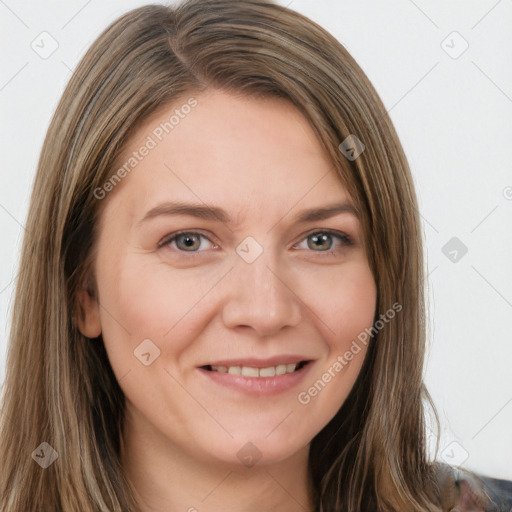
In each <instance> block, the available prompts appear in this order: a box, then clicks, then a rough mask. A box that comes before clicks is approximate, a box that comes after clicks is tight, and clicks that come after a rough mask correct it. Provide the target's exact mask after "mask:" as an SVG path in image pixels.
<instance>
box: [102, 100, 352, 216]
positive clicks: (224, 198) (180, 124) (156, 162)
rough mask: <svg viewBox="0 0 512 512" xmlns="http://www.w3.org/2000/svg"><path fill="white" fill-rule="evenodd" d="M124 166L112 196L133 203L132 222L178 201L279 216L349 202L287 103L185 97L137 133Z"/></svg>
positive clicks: (317, 145) (307, 126)
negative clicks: (157, 205) (295, 209)
mask: <svg viewBox="0 0 512 512" xmlns="http://www.w3.org/2000/svg"><path fill="white" fill-rule="evenodd" d="M190 105H193V106H190ZM185 107H186V108H185ZM144 147H147V148H149V149H146V150H144V149H143V148H144ZM141 153H144V156H141ZM130 162H131V163H132V164H134V165H133V166H131V165H128V166H126V164H127V163H130ZM123 165H124V166H125V167H126V168H127V169H129V172H127V173H125V174H126V176H125V177H124V178H123V180H122V183H119V185H117V186H116V190H114V191H113V193H112V196H119V197H121V196H122V197H123V199H124V200H129V201H130V203H131V205H132V206H131V213H132V214H133V215H140V214H141V213H142V210H144V209H148V208H150V207H151V206H154V204H155V203H156V202H158V201H167V200H173V199H179V200H183V201H185V200H191V201H194V202H204V203H217V204H218V203H222V204H224V205H225V204H229V205H230V206H231V207H232V208H233V210H234V211H236V212H237V213H238V214H239V215H244V212H246V210H248V209H251V208H252V211H254V213H258V214H260V215H263V213H270V212H271V211H274V212H275V213H276V214H277V215H281V216H282V215H283V209H286V208H287V209H290V208H293V206H294V204H298V203H308V204H309V203H311V204H312V203H314V204H315V205H317V204H318V203H319V202H322V201H323V202H326V203H329V202H333V201H337V200H349V199H350V198H349V197H348V195H347V193H346V190H345V188H344V187H343V186H342V185H341V183H340V181H339V178H338V176H337V174H336V172H335V169H334V167H333V165H332V163H331V161H330V159H329V156H328V155H327V154H326V152H325V151H324V149H323V147H322V145H321V143H320V141H319V140H318V138H317V136H316V134H315V132H314V130H313V129H312V127H311V126H310V124H309V122H308V121H307V120H306V118H305V117H304V116H303V115H302V114H301V113H300V112H299V111H298V109H296V107H294V106H293V104H291V103H290V102H289V101H286V100H284V99H281V98H253V97H247V96H240V95H233V94H231V93H226V92H221V91H208V92H206V93H202V94H197V95H191V96H183V97H182V98H180V99H179V100H176V101H175V102H174V103H173V104H172V105H167V106H164V107H161V108H160V109H159V110H158V111H157V112H156V113H154V114H153V115H152V116H151V117H150V118H148V119H147V120H146V121H145V122H144V123H143V124H142V125H141V126H140V127H139V128H138V129H137V130H136V131H135V133H134V134H133V135H132V137H131V139H130V140H129V141H128V143H127V144H126V146H125V149H124V151H123V153H122V154H121V156H120V158H119V159H118V162H117V166H116V169H117V168H120V167H122V166H123ZM112 199H114V202H115V198H114V197H112ZM249 205H251V208H249ZM270 205H272V206H270ZM303 206H306V204H303Z"/></svg>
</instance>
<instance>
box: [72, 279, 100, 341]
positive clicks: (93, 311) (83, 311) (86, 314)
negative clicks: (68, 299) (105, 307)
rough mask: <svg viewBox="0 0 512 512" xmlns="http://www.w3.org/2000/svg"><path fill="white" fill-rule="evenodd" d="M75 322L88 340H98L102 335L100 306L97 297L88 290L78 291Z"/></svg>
mask: <svg viewBox="0 0 512 512" xmlns="http://www.w3.org/2000/svg"><path fill="white" fill-rule="evenodd" d="M77 299H78V305H77V314H76V316H75V321H76V324H77V326H78V330H79V331H80V332H81V333H82V334H83V335H84V336H85V337H86V338H97V337H98V336H99V335H100V334H101V320H100V306H99V304H98V301H97V300H96V297H95V296H94V295H93V293H92V292H91V291H90V290H88V289H87V288H82V289H80V290H79V291H78V296H77Z"/></svg>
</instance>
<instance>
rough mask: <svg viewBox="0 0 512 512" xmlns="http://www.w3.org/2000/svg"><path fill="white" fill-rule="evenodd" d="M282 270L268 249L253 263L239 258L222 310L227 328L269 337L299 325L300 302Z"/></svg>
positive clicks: (241, 257)
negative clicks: (242, 328)
mask: <svg viewBox="0 0 512 512" xmlns="http://www.w3.org/2000/svg"><path fill="white" fill-rule="evenodd" d="M241 246H242V248H243V247H244V246H243V244H241ZM239 249H240V247H239ZM280 268H282V266H281V265H280V262H279V258H277V257H276V256H275V255H274V253H273V251H272V250H271V249H269V248H265V250H263V251H262V252H261V253H260V254H259V255H258V256H257V257H256V258H255V259H254V260H252V261H251V260H250V259H245V258H244V254H243V253H242V255H241V256H240V254H239V255H237V257H236V259H235V266H234V268H233V271H232V272H231V276H230V285H229V291H228V300H227V301H226V303H225V305H224V310H223V319H224V323H225V324H226V326H228V327H238V326H246V327H252V328H253V329H254V330H255V331H257V332H258V333H259V334H260V335H269V334H273V333H275V332H277V331H278V330H279V329H281V328H283V327H285V326H295V325H297V324H298V323H299V322H300V320H301V305H300V301H299V300H298V298H297V296H296V295H295V294H294V293H293V292H292V290H291V289H290V286H289V285H288V283H286V279H285V276H284V275H281V274H282V272H280Z"/></svg>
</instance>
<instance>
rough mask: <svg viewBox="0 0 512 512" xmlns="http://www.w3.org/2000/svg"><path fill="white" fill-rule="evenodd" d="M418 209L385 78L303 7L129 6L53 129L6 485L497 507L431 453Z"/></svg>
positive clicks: (11, 490) (8, 401) (305, 506)
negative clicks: (371, 74) (378, 79)
mask: <svg viewBox="0 0 512 512" xmlns="http://www.w3.org/2000/svg"><path fill="white" fill-rule="evenodd" d="M416 212H417V204H416V198H415V193H414V189H413V185H412V179H411V176H410V171H409V168H408V165H407V161H406V158H405V155H404V153H403V151H402V148H401V146H400V143H399V141H398V139H397V136H396V133H395V131H394V128H393V126H392V124H391V122H390V120H389V118H388V117H387V115H386V111H385V109H384V107H383V105H382V103H381V101H380V99H379V98H378V96H377V94H376V93H375V91H374V89H373V87H372V86H371V84H370V83H369V81H368V79H367V78H366V77H365V75H364V74H363V72H362V71H361V69H360V68H359V67H358V66H357V64H356V63H355V62H354V60H353V59H352V58H351V57H350V55H348V54H347V52H346V51H345V50H344V48H343V47H342V46H341V45H340V44H339V43H338V42H337V41H336V40H335V39H334V38H333V37H332V36H330V35H329V34H327V33H326V32H325V31H324V30H322V29H321V28H320V27H318V26H317V25H315V24H314V23H312V22H311V21H310V20H307V19H306V18H304V17H303V16H301V15H299V14H297V13H295V12H293V11H291V10H288V9H286V8H283V7H279V6H277V5H274V4H272V3H270V2H267V1H261V0H250V1H244V2H232V1H226V0H216V1H213V2H211V1H210V2H205V1H199V0H189V1H187V2H185V3H183V4H181V5H180V6H178V7H177V8H169V7H163V6H148V7H144V8H140V9H136V10H134V11H131V12H130V13H128V14H126V15H125V16H123V17H122V18H120V19H119V20H118V21H116V22H115V23H114V24H112V25H111V26H110V27H109V28H108V29H107V30H106V31H105V32H104V33H103V34H102V35H101V36H100V37H99V38H98V40H97V41H96V42H95V43H94V44H93V46H92V47H91V49H90V50H89V51H88V52H87V54H86V55H85V57H84V58H83V60H82V62H81V63H80V65H79V66H78V68H77V70H76V71H75V73H74V75H73V77H72V79H71V81H70V83H69V85H68V87H67V89H66V91H65V93H64V95H63V98H62V100H61V102H60V104H59V106H58V108H57V111H56V113H55V116H54V119H53V121H52V123H51V126H50V128H49V131H48V135H47V138H46V141H45V144H44V147H43V151H42V154H41V159H40V163H39V169H38V173H37V176H36V181H35V184H34V190H33V195H32V203H31V206H30V212H29V218H28V222H27V235H26V238H25V241H24V247H23V255H22V261H21V264H20V274H19V279H18V284H17V291H16V298H15V303H14V315H13V322H12V333H11V342H10V349H9V354H8V362H7V377H6V382H5V390H4V401H3V412H4V414H3V416H2V425H1V438H2V444H1V456H0V460H1V461H2V462H1V465H2V466H1V475H2V476H1V504H2V510H3V511H5V512H17V511H22V510H23V511H24V512H25V511H29V510H34V511H35V510H44V511H49V510H52V511H66V512H67V511H81V512H82V511H100V510H101V511H107V510H108V511H123V512H125V511H134V512H135V511H141V512H146V511H155V510H158V511H163V510H165V511H169V510H189V511H193V510H198V511H205V510H208V511H213V510H219V509H221V508H222V510H237V511H240V510H274V509H277V508H278V507H279V509H280V510H285V511H295V510H308V511H312V510H314V511H338V510H339V511H342V510H343V511H354V512H355V511H358V510H365V511H369V510H372V511H373V510H379V511H380V510H382V511H407V512H410V511H411V510H422V511H423V510H425V511H426V510H428V511H440V510H452V509H454V507H456V506H458V507H459V508H458V509H457V510H461V509H462V508H461V507H465V510H494V509H497V508H496V507H498V501H499V500H501V501H502V502H503V503H502V505H503V506H505V504H506V502H505V500H506V492H502V493H501V496H499V495H498V494H499V493H498V485H503V483H502V482H498V484H496V483H495V482H494V483H493V482H491V481H490V480H484V479H478V478H477V477H476V476H474V475H473V476H470V475H469V474H468V475H467V476H466V477H465V478H462V477H458V476H457V475H456V474H455V473H454V472H453V471H451V470H450V469H449V468H448V467H446V466H442V465H439V464H434V463H431V462H429V461H428V459H427V455H426V448H425V424H424V405H423V401H424V400H425V399H426V400H427V401H428V400H429V396H428V393H427V391H426V389H425V387H424V384H423V380H422V368H423V356H424V343H425V326H424V316H425V311H424V304H423V280H424V276H423V260H422V245H421V233H420V224H419V220H418V215H417V213H416ZM20 404H23V405H22V406H21V407H20ZM484 484H485V485H484ZM494 484H496V485H494ZM493 503H494V504H493ZM476 507H479V508H476ZM492 507H494V508H492Z"/></svg>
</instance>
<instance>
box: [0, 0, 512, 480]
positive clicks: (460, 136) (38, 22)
mask: <svg viewBox="0 0 512 512" xmlns="http://www.w3.org/2000/svg"><path fill="white" fill-rule="evenodd" d="M278 3H280V4H282V5H289V7H290V8H293V9H295V10H297V11H299V12H301V13H303V14H305V15H307V16H309V17H310V18H312V19H313V20H314V21H316V22H317V23H319V24H320V25H321V26H323V27H324V28H326V29H327V30H329V31H330V32H331V33H332V34H333V35H334V36H335V37H337V38H338V39H339V40H340V41H341V43H342V44H343V45H344V46H345V47H346V48H347V49H348V50H349V52H350V53H351V54H352V55H353V56H354V58H355V59H356V60H357V61H358V63H359V64H360V66H361V67H362V68H363V70H364V71H365V72H366V74H367V75H368V76H369V78H370V80H371V81H372V83H373V84H374V86H375V88H376V89H377V91H378V93H379V94H380V95H381V97H382V99H383V101H384V103H385V105H386V107H387V108H388V109H389V111H390V115H391V117H392V119H393V121H394V123H395V125H396V128H397V130H398V133H399V136H400V138H401V140H402V143H403V145H404V148H405V152H406V154H407V156H408V158H409V162H410V165H411V168H412V171H413V175H414V180H415V183H416V186H417V191H418V196H419V201H420V211H421V215H422V219H423V228H424V237H425V251H426V255H427V262H428V272H429V277H428V285H429V302H430V320H429V324H430V328H429V357H428V361H427V369H426V382H427V386H428V388H429V390H430V392H431V394H432V395H433V398H434V401H435V403H436V405H437V407H438V410H439V413H440V416H441V421H442V427H443V432H442V436H441V440H440V454H439V458H441V459H443V460H445V461H446V462H448V463H452V464H454V465H456V464H458V463H460V462H462V461H463V460H464V459H465V458H466V457H467V459H466V460H464V466H465V467H468V468H470V469H473V470H475V471H478V472H480V473H483V474H487V475H489V476H496V477H501V478H507V479H511V480H512V439H511V435H510V432H511V431H512V429H511V425H512V372H511V370H510V366H511V363H512V322H511V320H512V258H511V253H512V164H511V161H512V159H511V156H512V151H511V147H512V122H511V119H512V30H511V27H512V1H510V0H499V1H496V0H482V1H474V0H473V1H465V2H461V1H451V2H446V1H441V0H436V1H432V0H431V1H426V0H415V1H413V0H391V1H388V2H383V1H382V2H357V1H355V0H352V1H345V0H338V1H331V0H292V1H291V2H290V0H279V2H278ZM142 4H143V2H140V1H135V0H122V1H99V0H89V1H87V0H70V1H67V2H57V1H49V0H44V1H43V0H38V1H37V2H36V1H35V0H33V1H15V0H0V20H1V21H0V33H1V34H2V36H1V37H2V40H1V45H2V67H1V70H0V105H1V112H2V117H1V128H0V129H1V137H0V140H1V147H0V155H1V161H0V173H1V175H0V228H1V234H2V243H1V244H0V322H1V324H0V362H1V364H0V382H3V380H4V371H5V350H6V343H7V333H8V327H9V320H8V318H9V308H10V306H11V302H12V292H13V290H14V286H13V283H14V280H15V278H16V273H17V265H18V259H19V251H20V245H21V239H22V236H23V233H24V227H23V225H24V221H25V218H26V215H27V207H28V201H29V194H30V188H31V183H32V180H33V177H34V173H35V168H36V164H37V159H38V156H39V152H40V150H41V145H42V142H43V138H44V135H45V132H46V129H47V127H48V124H49V121H50V118H51V116H52V114H53V112H54V110H55V107H56V105H57V102H58V99H59V97H60V95H61V93H62V91H63V88H64V86H65V84H66V83H67V81H68V80H69V78H70V75H71V71H72V70H73V69H74V68H75V66H76V65H77V63H78V60H79V59H80V57H81V56H82V55H83V53H84V51H85V50H86V48H87V47H88V46H89V45H90V44H91V43H92V42H93V40H94V39H95V38H96V37H97V36H98V35H99V33H100V32H101V31H102V30H103V29H104V28H105V27H106V26H107V25H108V24H109V23H110V22H111V21H113V20H114V19H115V18H117V17H118V16H119V15H121V14H122V13H124V12H126V11H127V10H129V9H131V8H134V7H138V6H140V5H142ZM43 31H46V32H48V33H49V34H51V37H52V38H53V39H55V40H56V41H57V43H58V48H57V49H56V51H55V52H54V53H53V54H52V55H50V56H49V57H48V58H46V59H43V58H41V57H40V56H39V55H38V54H37V53H36V52H35V51H34V50H33V49H32V48H31V44H36V43H38V41H41V39H40V38H41V37H48V36H40V34H41V33H42V32H43ZM453 31H457V32H458V33H459V34H460V36H458V35H453V34H452V33H453ZM33 41H35V43H33ZM47 41H50V40H49V39H47ZM443 41H444V43H443ZM464 41H466V43H464ZM39 44H40V45H41V43H40V42H39ZM465 44H468V45H469V47H468V49H467V50H466V51H465V52H464V53H462V54H461V55H460V56H459V55H458V54H459V53H460V51H461V50H462V49H463V48H464V45H465ZM46 48H50V46H48V45H47V46H46ZM445 50H446V51H445ZM447 52H449V53H451V54H452V55H451V56H450V55H449V53H447ZM453 57H457V58H453ZM452 237H457V238H458V239H459V240H460V241H461V242H462V243H463V244H464V245H465V246H466V247H467V249H468V252H467V253H466V254H465V255H464V256H462V257H460V254H461V253H460V251H459V253H458V261H456V262H453V261H450V259H449V258H448V257H447V256H445V254H444V253H443V251H442V249H443V247H444V246H445V244H446V243H447V242H448V241H449V240H450V239H451V238H452ZM449 250H452V249H451V248H450V249H449ZM446 252H448V250H446ZM450 443H451V444H450Z"/></svg>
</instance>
